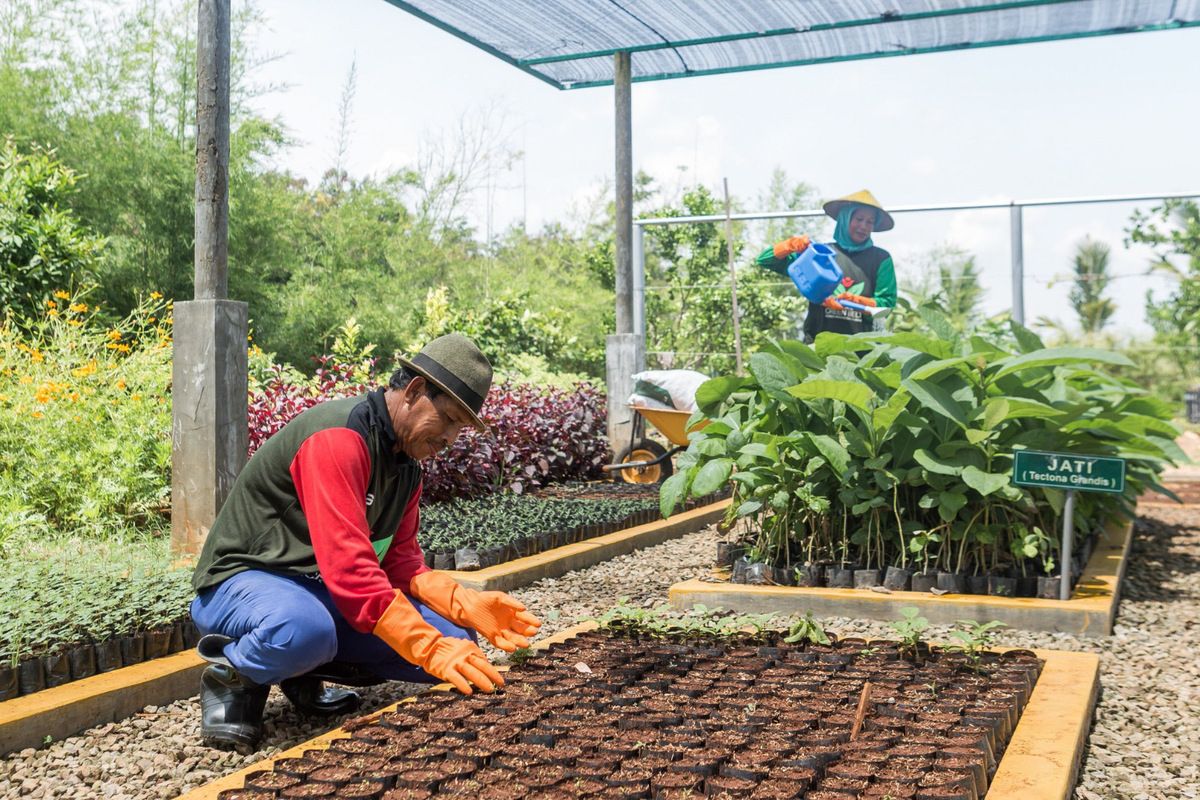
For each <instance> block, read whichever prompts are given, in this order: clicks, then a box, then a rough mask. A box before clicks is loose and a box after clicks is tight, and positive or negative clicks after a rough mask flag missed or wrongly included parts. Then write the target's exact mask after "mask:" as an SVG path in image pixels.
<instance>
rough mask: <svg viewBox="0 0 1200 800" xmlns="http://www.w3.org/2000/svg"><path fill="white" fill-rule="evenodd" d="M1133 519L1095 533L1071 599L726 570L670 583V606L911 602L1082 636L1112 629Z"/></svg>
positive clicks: (871, 609) (852, 608) (824, 609)
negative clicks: (777, 578)
mask: <svg viewBox="0 0 1200 800" xmlns="http://www.w3.org/2000/svg"><path fill="white" fill-rule="evenodd" d="M1132 534H1133V524H1132V523H1130V522H1125V521H1120V522H1115V523H1112V524H1110V525H1109V526H1108V527H1107V528H1106V529H1105V531H1104V533H1103V535H1101V537H1100V539H1099V541H1098V542H1097V544H1096V547H1095V549H1094V551H1093V552H1092V556H1091V558H1090V559H1088V562H1087V565H1086V566H1085V567H1084V570H1083V573H1082V574H1081V575H1080V578H1079V581H1078V583H1077V584H1076V586H1075V589H1074V591H1073V592H1072V594H1071V599H1070V600H1044V599H1039V598H1032V597H996V596H991V595H969V594H947V595H940V596H939V595H934V594H931V593H928V592H899V591H896V592H892V591H889V592H881V591H875V590H871V589H829V588H809V587H794V586H750V585H746V584H733V583H730V582H729V581H728V574H729V571H728V570H717V571H716V572H715V573H714V578H713V579H710V580H704V579H697V580H689V581H684V582H682V583H677V584H675V585H674V586H672V587H671V591H670V600H671V604H672V605H673V606H674V607H676V608H691V607H692V606H694V605H697V604H703V605H705V606H708V607H709V608H724V609H729V610H732V611H738V612H743V613H762V612H771V611H775V612H780V613H804V612H806V611H811V612H812V613H813V614H815V615H816V616H818V617H835V616H836V617H856V618H860V619H877V620H891V619H895V618H896V617H897V616H899V609H900V608H901V607H903V606H915V607H917V608H919V609H920V611H921V614H922V616H924V617H926V618H927V619H929V621H930V622H934V623H953V622H954V621H955V620H959V619H968V618H970V619H976V620H981V621H982V620H998V621H1000V622H1003V623H1005V624H1006V625H1008V626H1009V627H1012V628H1018V629H1021V630H1032V631H1054V632H1065V633H1074V634H1079V635H1085V636H1107V635H1109V634H1111V633H1112V629H1113V621H1114V620H1115V619H1116V614H1117V606H1118V603H1119V601H1120V589H1121V580H1122V578H1123V577H1124V575H1125V566H1126V562H1127V560H1128V557H1129V547H1130V542H1131V540H1132Z"/></svg>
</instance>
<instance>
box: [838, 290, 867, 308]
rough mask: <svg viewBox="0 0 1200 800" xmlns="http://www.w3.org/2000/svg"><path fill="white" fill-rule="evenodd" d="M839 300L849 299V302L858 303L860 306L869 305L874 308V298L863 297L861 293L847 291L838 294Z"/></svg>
mask: <svg viewBox="0 0 1200 800" xmlns="http://www.w3.org/2000/svg"><path fill="white" fill-rule="evenodd" d="M838 299H839V300H849V301H850V302H851V303H858V304H859V305H860V306H870V307H871V308H875V298H873V297H863V296H862V295H861V294H850V293H849V292H847V293H844V294H839V295H838Z"/></svg>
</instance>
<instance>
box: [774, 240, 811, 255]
mask: <svg viewBox="0 0 1200 800" xmlns="http://www.w3.org/2000/svg"><path fill="white" fill-rule="evenodd" d="M808 245H809V239H808V237H807V236H791V237H789V238H787V239H784V240H783V241H782V242H779V243H777V244H776V245H775V247H774V248H772V250H773V251H774V253H775V257H776V258H778V259H784V258H787V257H788V256H790V255H791V254H792V253H803V252H804V250H805V249H806V248H807V247H808Z"/></svg>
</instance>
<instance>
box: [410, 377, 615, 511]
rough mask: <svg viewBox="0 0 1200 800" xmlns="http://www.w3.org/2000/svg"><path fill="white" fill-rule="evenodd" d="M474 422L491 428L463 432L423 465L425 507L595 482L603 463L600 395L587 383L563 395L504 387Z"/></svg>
mask: <svg viewBox="0 0 1200 800" xmlns="http://www.w3.org/2000/svg"><path fill="white" fill-rule="evenodd" d="M480 417H481V418H482V419H483V421H484V422H485V423H487V425H488V428H489V430H487V431H476V430H474V429H472V430H466V431H463V433H462V435H461V436H459V437H458V439H457V441H455V442H454V444H453V445H451V446H450V447H449V448H447V449H446V450H444V451H442V452H441V453H439V454H438V456H437V457H436V458H435V459H433V460H432V461H431V462H429V463H428V464H426V465H425V488H424V490H423V494H422V499H423V500H424V501H425V502H436V501H439V500H449V499H451V498H454V497H463V498H465V497H478V496H480V495H483V494H488V493H491V492H500V491H506V492H514V493H516V494H521V493H522V492H525V491H527V490H529V489H533V488H536V487H538V486H545V485H546V484H549V483H561V482H563V481H573V480H587V479H589V478H596V477H599V476H600V474H601V473H600V465H602V464H604V463H605V461H606V460H607V458H608V440H607V438H606V437H605V405H604V396H603V395H602V394H601V393H600V392H599V391H597V390H596V389H595V388H594V387H592V386H591V385H590V384H587V383H580V384H577V385H576V387H575V388H574V389H568V390H564V389H556V388H546V387H540V386H529V385H523V384H512V383H502V384H499V385H498V386H494V387H492V391H491V392H490V393H489V394H488V397H487V400H486V402H485V403H484V406H483V411H482V412H481V413H480Z"/></svg>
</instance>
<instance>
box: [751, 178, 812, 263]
mask: <svg viewBox="0 0 1200 800" xmlns="http://www.w3.org/2000/svg"><path fill="white" fill-rule="evenodd" d="M757 204H758V208H757V209H756V210H758V211H800V210H804V209H808V208H813V207H814V206H816V205H817V191H816V189H814V188H813V187H811V186H809V185H808V184H807V183H804V182H803V181H792V180H790V179H789V178H788V176H787V172H785V171H784V170H783V168H782V167H776V168H775V169H774V170H772V171H771V181H770V183H768V184H767V188H766V190H765V191H762V192H759V194H758V199H757ZM824 225H825V218H824V217H817V218H815V219H814V218H808V217H806V218H803V219H801V218H794V219H768V220H761V221H759V222H758V223H757V224H756V225H754V226H752V229H751V230H752V234H751V236H752V238H753V240H754V241H757V242H761V243H762V247H766V246H767V245H770V244H774V243H775V242H778V241H780V240H781V239H785V238H787V237H788V236H799V235H800V234H807V235H808V236H809V237H811V238H812V239H814V240H815V239H816V238H817V235H818V234H819V233H820V231H821V229H822V227H823V226H824Z"/></svg>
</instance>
